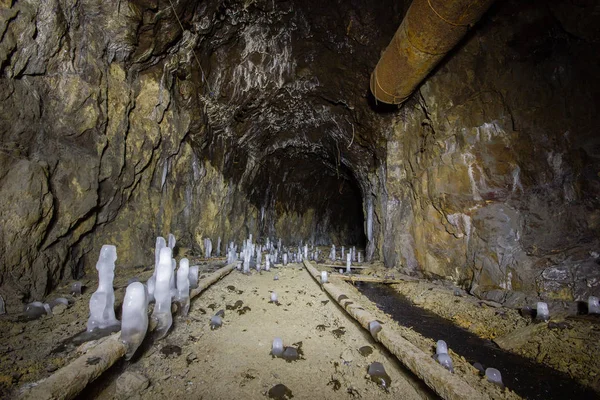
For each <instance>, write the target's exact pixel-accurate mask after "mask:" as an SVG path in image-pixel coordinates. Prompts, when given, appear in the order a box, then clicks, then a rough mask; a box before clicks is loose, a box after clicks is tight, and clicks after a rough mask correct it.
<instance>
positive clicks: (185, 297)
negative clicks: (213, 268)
mask: <svg viewBox="0 0 600 400" xmlns="http://www.w3.org/2000/svg"><path fill="white" fill-rule="evenodd" d="M189 275H190V262H189V260H188V259H187V258H182V259H181V260H179V269H178V270H177V301H178V302H179V305H180V306H181V315H183V316H184V317H185V316H186V315H187V314H188V311H189V310H190V281H189Z"/></svg>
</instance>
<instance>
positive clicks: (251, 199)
mask: <svg viewBox="0 0 600 400" xmlns="http://www.w3.org/2000/svg"><path fill="white" fill-rule="evenodd" d="M173 4H174V8H172V7H171V6H170V3H169V4H166V3H165V2H159V1H157V0H129V1H124V0H107V1H98V0H44V1H41V2H40V1H37V0H22V1H19V2H14V1H11V0H4V1H2V2H0V72H1V74H2V77H1V78H0V98H1V102H0V143H1V146H2V147H1V148H0V149H1V151H0V166H1V168H0V246H2V247H1V250H2V251H1V253H0V294H1V295H2V296H3V297H4V298H5V300H6V302H7V305H8V308H9V311H15V310H16V309H17V308H18V306H19V304H20V302H21V301H31V300H40V299H42V298H43V297H44V295H45V294H47V293H48V292H49V291H50V290H51V289H52V288H53V287H54V286H56V285H57V284H58V283H59V282H60V281H61V280H63V279H68V278H71V277H80V276H82V275H83V274H85V273H86V272H87V273H90V272H91V273H94V269H93V266H94V264H95V262H96V260H97V256H98V251H99V249H100V247H101V245H102V244H105V243H109V244H115V245H117V248H118V257H119V259H118V265H119V267H120V268H122V267H127V266H132V265H140V264H142V265H143V264H150V263H151V262H152V260H153V251H152V249H153V246H154V241H155V237H156V236H157V235H166V234H167V233H169V232H172V233H174V234H175V235H176V237H177V238H178V243H179V246H180V255H182V254H184V253H186V252H191V253H194V254H198V253H200V252H201V251H202V249H201V246H202V239H203V238H204V237H207V236H208V237H211V238H212V239H213V243H214V246H216V240H217V238H218V237H219V236H220V237H221V238H222V240H223V247H224V246H225V244H226V243H227V241H229V240H236V241H239V240H241V239H242V238H244V237H246V236H247V235H248V234H249V233H253V234H254V235H255V237H257V236H258V235H259V234H270V235H273V236H283V238H284V240H287V241H289V242H292V243H295V242H296V241H298V240H299V238H300V237H301V236H302V238H304V239H305V238H307V237H312V238H314V240H315V241H319V242H323V243H324V242H329V241H332V240H336V241H343V242H352V241H357V242H360V241H362V240H364V239H363V238H362V236H361V235H362V232H361V229H360V228H361V226H362V224H363V221H362V215H361V208H362V205H361V201H360V200H361V199H360V197H361V196H363V194H362V193H367V192H366V188H367V187H368V181H367V176H368V174H369V170H370V169H372V165H373V164H374V161H373V157H372V154H371V152H372V145H371V144H370V143H369V141H368V139H367V138H368V133H369V132H371V131H372V127H371V126H370V125H369V124H370V122H368V121H367V122H368V123H367V122H364V121H361V118H359V111H358V110H359V109H361V107H358V106H356V105H357V104H358V103H360V102H362V104H364V105H366V100H365V98H364V92H362V89H361V86H360V85H361V84H360V81H356V82H354V81H353V80H352V79H350V81H351V82H352V85H350V86H347V85H346V81H347V78H346V77H345V76H342V75H340V74H339V73H338V71H339V69H337V66H336V65H337V64H339V65H342V64H345V65H346V66H347V65H350V66H351V68H348V69H347V70H348V71H349V73H351V74H352V75H353V76H364V77H366V76H367V71H368V62H364V61H362V60H361V59H358V58H356V57H354V56H353V53H354V52H355V51H354V50H353V49H354V48H358V47H361V46H362V47H364V46H365V44H369V41H371V40H373V38H376V37H377V35H378V34H379V32H378V31H377V30H372V29H371V30H369V29H366V28H368V26H367V25H365V24H364V22H361V16H360V15H357V14H356V13H353V12H346V11H344V12H343V13H342V14H338V13H340V12H341V11H340V9H339V8H338V6H337V5H336V4H331V5H330V8H331V9H332V10H335V13H331V15H327V16H324V15H321V14H320V12H315V11H314V10H313V11H310V12H301V10H300V9H295V8H294V7H296V5H294V4H291V3H284V4H275V3H273V2H270V1H257V2H251V4H247V3H246V2H242V1H231V2H221V1H218V0H211V1H207V2H196V1H191V0H174V1H173ZM311 7H312V5H311V6H309V8H311ZM348 7H349V6H348V5H346V6H345V8H346V10H347V9H348ZM311 10H312V8H311ZM315 10H316V9H315ZM296 11H297V12H296ZM339 18H341V19H343V20H344V21H345V25H344V26H341V25H339V27H336V32H335V35H332V33H331V32H332V30H331V29H330V27H331V26H334V25H332V24H331V21H332V20H337V19H339ZM364 18H367V20H368V19H369V18H372V15H371V14H368V15H366V16H364ZM384 18H388V16H387V15H385V16H384ZM311 19H312V21H311V22H309V20H311ZM313 22H315V23H313ZM180 23H181V24H182V25H180ZM348 23H350V25H349V26H353V27H354V28H353V29H349V28H348V29H346V25H348ZM352 23H353V24H354V25H352ZM393 25H394V24H388V26H389V27H392V26H393ZM336 26H337V25H336ZM182 27H183V29H182ZM351 36H356V37H357V38H358V37H360V40H361V41H362V44H361V43H359V42H358V41H356V40H354V41H350V39H349V38H350V37H351ZM380 40H381V39H380ZM338 41H339V42H340V43H337V42H338ZM323 42H325V43H326V44H327V46H321V45H320V44H321V43H323ZM340 49H344V55H343V57H332V55H336V54H337V53H339V51H340ZM370 51H371V52H373V53H374V52H376V50H375V49H374V48H373V49H370ZM316 59H320V60H317V61H315V60H316ZM321 60H325V61H326V62H324V63H323V62H320V61H321ZM348 60H349V61H348ZM353 60H356V62H355V63H356V65H354V66H353V65H352V63H353V62H354V61H353ZM356 66H360V68H355V67H356ZM319 68H320V69H319ZM344 68H346V67H344ZM330 77H335V82H334V83H333V84H330V85H323V84H321V83H320V82H321V81H320V80H322V81H329V80H330ZM365 80H366V78H365ZM323 88H326V90H324V89H323ZM332 88H333V89H332ZM347 88H350V92H351V93H352V94H353V95H355V96H356V97H357V99H354V98H353V97H352V96H351V97H350V99H348V98H345V96H344V95H343V93H344V90H346V89H347ZM360 113H362V115H366V114H365V113H364V107H363V108H362V111H360ZM374 119H375V116H374V115H371V120H370V121H371V122H372V121H373V120H374ZM355 130H356V132H355ZM278 154H280V155H278ZM287 158H301V159H305V160H308V161H307V162H309V163H312V164H314V165H317V167H318V168H321V170H323V171H328V172H327V174H326V175H327V176H328V177H331V176H335V180H334V181H332V180H331V179H330V180H329V181H327V182H325V181H323V183H324V184H323V185H314V186H313V187H314V188H315V190H313V191H312V192H306V191H305V192H298V191H296V192H293V191H292V192H290V193H294V194H295V195H296V196H294V199H292V200H290V199H288V198H286V197H285V196H284V197H271V198H269V197H268V196H256V195H255V194H254V192H255V190H254V189H257V190H256V192H257V193H266V192H268V191H269V190H271V189H270V187H269V186H268V185H265V184H264V182H270V181H269V180H268V179H265V180H256V179H255V178H256V177H257V176H261V166H262V165H264V164H265V163H266V162H267V160H269V159H274V160H275V161H276V162H275V167H277V162H283V161H282V160H284V159H287ZM317 167H314V166H313V167H311V168H312V170H311V169H310V168H308V169H307V170H305V171H312V172H314V171H315V168H317ZM340 171H341V172H340ZM307 178H309V177H307ZM327 179H329V178H327ZM261 182H263V183H261ZM319 182H321V181H319ZM331 182H333V183H334V184H331ZM261 185H262V186H261ZM344 185H345V187H350V186H352V187H353V188H354V189H353V192H352V194H351V195H349V193H351V192H350V191H346V192H345V194H344V196H346V197H343V196H342V198H343V199H344V198H347V199H350V200H351V202H352V205H351V206H350V207H349V208H350V209H351V211H352V212H351V213H350V214H351V215H352V218H348V219H347V220H341V219H340V218H341V217H340V216H341V215H342V214H341V213H340V210H343V209H344V207H343V205H344V204H343V202H342V207H340V202H339V199H338V200H336V196H331V195H330V194H329V193H330V192H331V193H334V194H335V193H338V192H339V193H342V190H341V187H342V186H344ZM322 188H323V189H322ZM332 188H338V191H337V192H336V191H335V190H333V189H332ZM365 196H366V195H365ZM323 199H327V201H328V202H329V203H327V204H325V205H323V203H322V201H323ZM294 202H296V203H297V205H298V207H295V206H293V203H294ZM332 204H334V205H335V207H333V206H331V205H332ZM322 207H325V208H330V209H333V210H334V211H333V212H330V211H327V212H322V211H321V208H322ZM265 210H266V211H268V212H265ZM265 215H266V216H267V219H266V220H265ZM355 217H356V218H355ZM357 226H358V229H357ZM338 227H340V228H339V229H338ZM370 246H371V247H374V243H373V242H372V243H370Z"/></svg>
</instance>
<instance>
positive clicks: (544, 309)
mask: <svg viewBox="0 0 600 400" xmlns="http://www.w3.org/2000/svg"><path fill="white" fill-rule="evenodd" d="M535 319H536V320H538V321H544V322H545V321H548V320H549V319H550V311H548V304H546V303H544V302H542V301H538V303H537V314H536V315H535Z"/></svg>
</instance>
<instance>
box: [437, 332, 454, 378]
mask: <svg viewBox="0 0 600 400" xmlns="http://www.w3.org/2000/svg"><path fill="white" fill-rule="evenodd" d="M434 358H435V359H436V360H437V362H439V363H440V364H441V365H442V366H443V367H444V368H446V369H447V370H448V371H450V372H452V373H454V366H453V365H452V358H450V356H449V355H448V345H447V344H446V342H445V341H443V340H438V341H437V343H436V346H435V356H434Z"/></svg>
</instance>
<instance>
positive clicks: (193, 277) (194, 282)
mask: <svg viewBox="0 0 600 400" xmlns="http://www.w3.org/2000/svg"><path fill="white" fill-rule="evenodd" d="M188 281H189V282H190V289H196V288H197V287H198V266H197V265H192V266H191V267H190V273H189V275H188Z"/></svg>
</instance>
